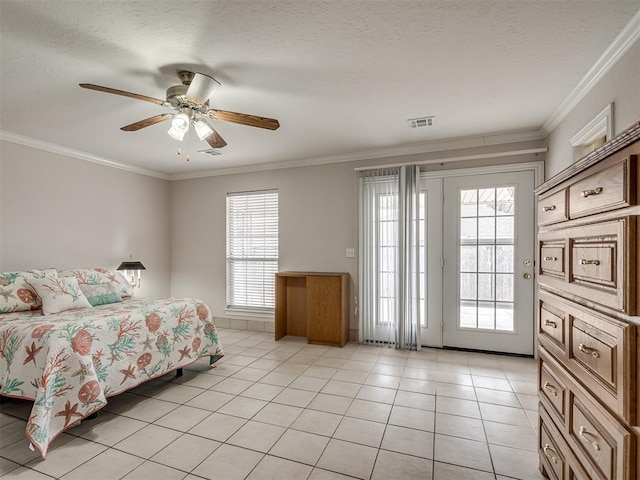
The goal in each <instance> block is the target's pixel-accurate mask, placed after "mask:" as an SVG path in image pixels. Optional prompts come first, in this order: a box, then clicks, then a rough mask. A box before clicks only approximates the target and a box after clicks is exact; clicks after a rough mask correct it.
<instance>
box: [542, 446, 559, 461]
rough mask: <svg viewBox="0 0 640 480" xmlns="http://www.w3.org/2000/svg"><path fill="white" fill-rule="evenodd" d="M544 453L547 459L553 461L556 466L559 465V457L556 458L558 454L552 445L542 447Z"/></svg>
mask: <svg viewBox="0 0 640 480" xmlns="http://www.w3.org/2000/svg"><path fill="white" fill-rule="evenodd" d="M542 452H543V453H544V456H545V457H547V458H548V459H549V460H551V461H552V462H553V463H555V464H556V465H557V464H558V457H557V456H556V455H557V454H558V452H556V451H555V450H554V449H553V448H551V445H549V444H548V443H545V444H544V447H542ZM552 452H553V453H552ZM554 453H555V454H556V455H554Z"/></svg>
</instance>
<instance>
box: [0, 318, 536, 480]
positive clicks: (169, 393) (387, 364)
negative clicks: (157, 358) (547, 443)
mask: <svg viewBox="0 0 640 480" xmlns="http://www.w3.org/2000/svg"><path fill="white" fill-rule="evenodd" d="M220 336H221V339H222V344H223V347H224V350H225V353H226V356H225V357H224V358H223V359H222V360H220V361H219V362H218V363H217V364H216V365H217V366H216V368H212V369H211V368H209V366H208V362H207V359H201V360H199V361H198V362H196V363H195V364H193V365H192V366H190V367H188V368H186V369H185V370H184V376H182V377H175V375H174V374H169V375H166V376H164V377H162V378H160V379H157V380H154V381H151V382H148V383H146V384H144V385H141V386H140V387H137V388H135V389H133V390H130V391H129V392H126V393H123V394H121V395H118V396H116V397H114V398H111V399H109V404H108V405H107V406H106V407H105V408H104V409H103V410H102V411H101V412H100V413H99V415H98V418H97V419H94V420H85V421H83V422H82V424H80V425H79V426H76V427H73V428H71V429H69V430H67V431H66V432H65V433H64V434H62V435H61V436H60V437H58V438H57V439H56V440H55V441H54V442H53V444H52V447H51V450H50V451H49V454H48V455H47V459H46V460H44V461H43V460H42V459H41V458H40V457H39V455H38V454H37V453H35V452H32V451H31V450H29V448H28V443H27V441H26V440H25V438H24V429H25V424H26V421H25V420H26V419H27V418H28V414H29V410H30V408H31V407H30V402H27V401H21V400H7V401H5V402H4V403H2V404H0V477H2V478H3V479H5V478H6V479H9V478H12V479H13V478H16V479H29V480H31V479H33V480H37V479H49V478H62V479H65V480H67V479H74V478H78V479H85V478H91V479H94V480H100V479H105V480H107V479H108V480H113V479H127V480H133V479H163V480H164V479H168V480H172V479H176V480H178V479H185V480H195V479H203V478H204V479H215V480H225V479H245V478H247V479H252V480H253V479H282V480H289V479H292V480H296V479H308V480H339V479H349V478H351V479H353V478H359V479H364V480H369V479H372V480H374V479H375V480H377V479H385V480H389V479H410V478H416V479H424V480H448V479H451V480H465V479H473V480H485V479H487V480H488V479H493V480H501V479H502V480H504V479H508V478H516V479H536V480H540V479H541V478H543V477H542V476H541V475H540V473H539V472H538V455H537V453H536V441H537V440H536V422H537V415H536V411H535V409H536V406H537V399H536V397H535V393H536V367H535V362H534V360H532V359H524V358H514V357H506V356H498V355H487V354H476V353H465V352H454V351H448V350H434V349H423V350H421V351H420V352H408V351H397V350H393V349H388V348H381V347H372V346H363V345H357V344H352V343H350V344H348V345H346V346H345V347H344V348H334V347H323V346H315V345H307V344H306V343H305V342H304V339H302V338H298V337H286V338H285V339H283V340H280V341H278V342H275V341H274V340H273V334H267V333H257V332H251V331H239V330H232V329H220Z"/></svg>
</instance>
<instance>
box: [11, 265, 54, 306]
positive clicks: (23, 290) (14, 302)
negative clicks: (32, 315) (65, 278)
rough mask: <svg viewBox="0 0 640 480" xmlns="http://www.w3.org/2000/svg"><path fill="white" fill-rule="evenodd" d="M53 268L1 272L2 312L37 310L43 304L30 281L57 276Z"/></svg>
mask: <svg viewBox="0 0 640 480" xmlns="http://www.w3.org/2000/svg"><path fill="white" fill-rule="evenodd" d="M57 277H58V274H57V272H56V271H55V269H53V268H48V269H45V270H25V271H23V272H3V273H0V313H7V312H24V311H27V310H37V309H38V308H40V306H41V305H42V301H41V300H40V297H39V296H38V295H37V294H36V291H35V290H34V288H33V287H32V286H31V285H30V283H31V282H32V281H33V280H34V279H36V278H57Z"/></svg>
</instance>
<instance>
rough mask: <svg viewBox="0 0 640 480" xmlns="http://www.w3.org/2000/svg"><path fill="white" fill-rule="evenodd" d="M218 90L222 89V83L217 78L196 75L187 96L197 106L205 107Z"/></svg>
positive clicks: (202, 74)
mask: <svg viewBox="0 0 640 480" xmlns="http://www.w3.org/2000/svg"><path fill="white" fill-rule="evenodd" d="M218 88H220V82H218V81H217V80H216V79H215V78H212V77H210V76H209V75H205V74H204V73H196V74H195V75H194V76H193V79H192V80H191V83H190V84H189V88H188V89H187V93H186V94H185V96H186V97H187V100H189V101H190V102H191V103H194V104H195V105H204V104H205V103H206V101H207V100H209V98H210V97H211V95H213V92H215V91H216V90H217V89H218Z"/></svg>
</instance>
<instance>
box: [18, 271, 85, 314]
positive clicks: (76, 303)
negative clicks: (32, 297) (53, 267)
mask: <svg viewBox="0 0 640 480" xmlns="http://www.w3.org/2000/svg"><path fill="white" fill-rule="evenodd" d="M30 283H31V285H32V286H33V288H34V289H35V291H36V293H37V294H38V295H39V296H40V298H41V299H42V313H43V314H45V315H51V314H53V313H60V312H64V311H65V310H75V309H77V308H91V304H90V303H89V300H87V297H85V296H84V293H82V290H80V287H79V286H78V280H76V279H75V277H62V278H34V279H33V280H32V281H31V282H30Z"/></svg>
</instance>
